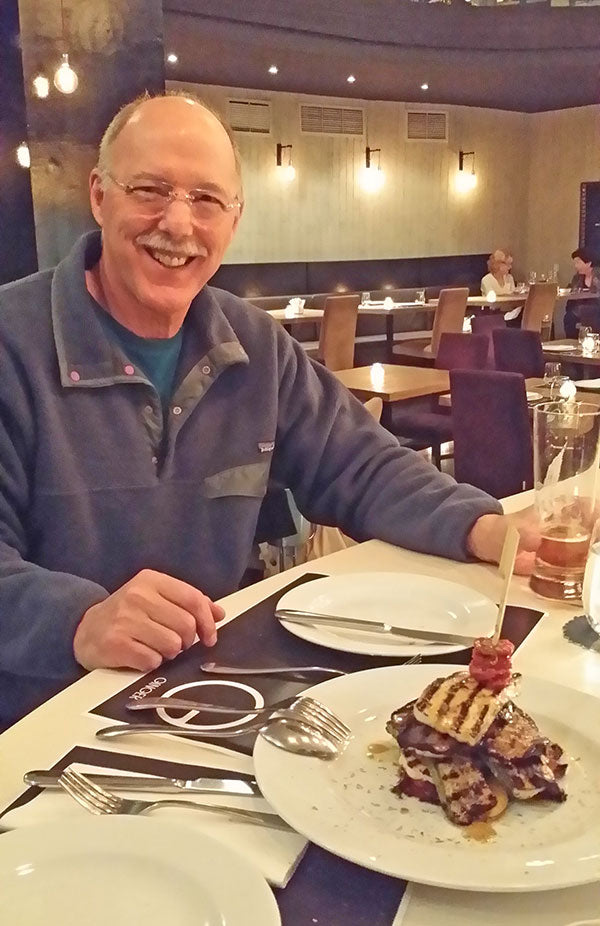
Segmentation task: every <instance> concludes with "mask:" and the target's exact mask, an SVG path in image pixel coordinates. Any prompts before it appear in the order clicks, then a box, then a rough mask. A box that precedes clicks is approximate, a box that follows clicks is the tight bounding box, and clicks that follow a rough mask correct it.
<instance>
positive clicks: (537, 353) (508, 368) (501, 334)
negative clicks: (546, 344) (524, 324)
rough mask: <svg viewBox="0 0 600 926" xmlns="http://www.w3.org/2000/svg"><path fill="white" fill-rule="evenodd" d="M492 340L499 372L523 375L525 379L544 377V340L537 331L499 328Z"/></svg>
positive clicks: (493, 334)
mask: <svg viewBox="0 0 600 926" xmlns="http://www.w3.org/2000/svg"><path fill="white" fill-rule="evenodd" d="M492 338H493V341H494V356H495V358H496V369H497V370H501V371H503V372H504V373H521V374H522V375H523V376H524V377H525V378H527V377H530V376H543V375H544V353H543V351H542V339H541V337H540V335H539V333H538V332H537V331H524V330H523V329H522V328H498V329H496V330H495V331H493V332H492Z"/></svg>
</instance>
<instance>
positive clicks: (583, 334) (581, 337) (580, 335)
mask: <svg viewBox="0 0 600 926" xmlns="http://www.w3.org/2000/svg"><path fill="white" fill-rule="evenodd" d="M591 333H592V329H591V328H587V327H586V326H585V325H580V326H579V328H578V331H577V340H578V341H579V349H580V350H583V342H584V341H585V339H586V338H587V336H588V335H589V334H591Z"/></svg>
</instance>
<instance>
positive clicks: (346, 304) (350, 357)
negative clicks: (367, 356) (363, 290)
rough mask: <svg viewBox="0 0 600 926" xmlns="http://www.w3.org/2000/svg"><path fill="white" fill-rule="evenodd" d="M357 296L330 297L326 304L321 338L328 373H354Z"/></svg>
mask: <svg viewBox="0 0 600 926" xmlns="http://www.w3.org/2000/svg"><path fill="white" fill-rule="evenodd" d="M359 302H360V296H359V295H358V294H357V293H354V294H353V295H349V296H329V297H328V298H327V299H326V301H325V309H324V311H323V321H322V322H321V333H320V338H319V360H320V361H321V362H322V363H323V364H324V365H325V366H326V367H327V369H328V370H334V371H335V370H350V369H351V368H352V367H353V366H354V341H355V338H356V322H357V319H358V304H359Z"/></svg>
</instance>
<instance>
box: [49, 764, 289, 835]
mask: <svg viewBox="0 0 600 926" xmlns="http://www.w3.org/2000/svg"><path fill="white" fill-rule="evenodd" d="M58 782H59V784H60V786H61V787H62V788H63V790H64V791H66V792H67V794H69V795H70V796H71V797H72V798H73V799H74V800H75V801H77V803H78V804H80V805H81V806H82V807H84V808H85V809H86V810H88V811H89V812H90V813H93V814H96V815H97V816H101V815H103V814H128V815H133V816H136V815H138V814H146V813H150V812H151V811H153V810H155V809H156V808H159V807H189V808H191V809H193V810H204V811H207V812H208V813H216V814H222V815H224V816H226V817H229V818H230V819H231V820H234V821H235V820H238V821H239V822H242V823H255V824H257V825H258V826H266V827H271V828H274V829H280V830H286V831H288V832H294V831H293V830H292V827H291V826H288V824H287V823H285V821H284V820H282V819H281V817H280V816H278V814H276V813H269V812H267V811H264V810H245V809H242V808H239V807H227V806H226V805H223V804H198V803H196V801H186V800H182V799H181V798H163V799H161V800H158V801H139V800H133V799H131V798H125V797H119V796H118V795H117V794H113V793H112V792H111V791H107V790H106V789H105V788H102V787H101V786H100V785H97V784H96V783H95V782H93V781H92V780H91V779H90V778H88V777H87V775H84V774H82V773H81V772H77V771H75V770H74V769H67V770H66V771H64V772H63V773H62V775H61V776H60V778H59V779H58Z"/></svg>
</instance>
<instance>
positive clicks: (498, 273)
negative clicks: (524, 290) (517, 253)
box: [481, 248, 522, 322]
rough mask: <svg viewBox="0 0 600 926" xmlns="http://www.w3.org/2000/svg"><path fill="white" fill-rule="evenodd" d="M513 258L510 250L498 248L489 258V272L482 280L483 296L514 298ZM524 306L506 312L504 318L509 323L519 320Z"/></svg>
mask: <svg viewBox="0 0 600 926" xmlns="http://www.w3.org/2000/svg"><path fill="white" fill-rule="evenodd" d="M512 262H513V256H512V254H511V253H510V251H508V250H500V248H498V249H497V250H496V251H493V252H492V253H491V254H490V256H489V257H488V262H487V265H488V271H489V273H486V275H485V276H484V277H483V278H482V280H481V294H482V296H489V294H490V293H491V292H494V293H496V295H497V296H512V295H513V294H514V293H515V291H516V288H517V287H516V286H515V281H514V278H513V275H512V273H511V270H512ZM521 308H522V306H517V308H516V309H511V311H510V312H505V314H504V318H505V320H506V321H507V322H511V321H514V320H515V319H518V318H519V315H520V314H521Z"/></svg>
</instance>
